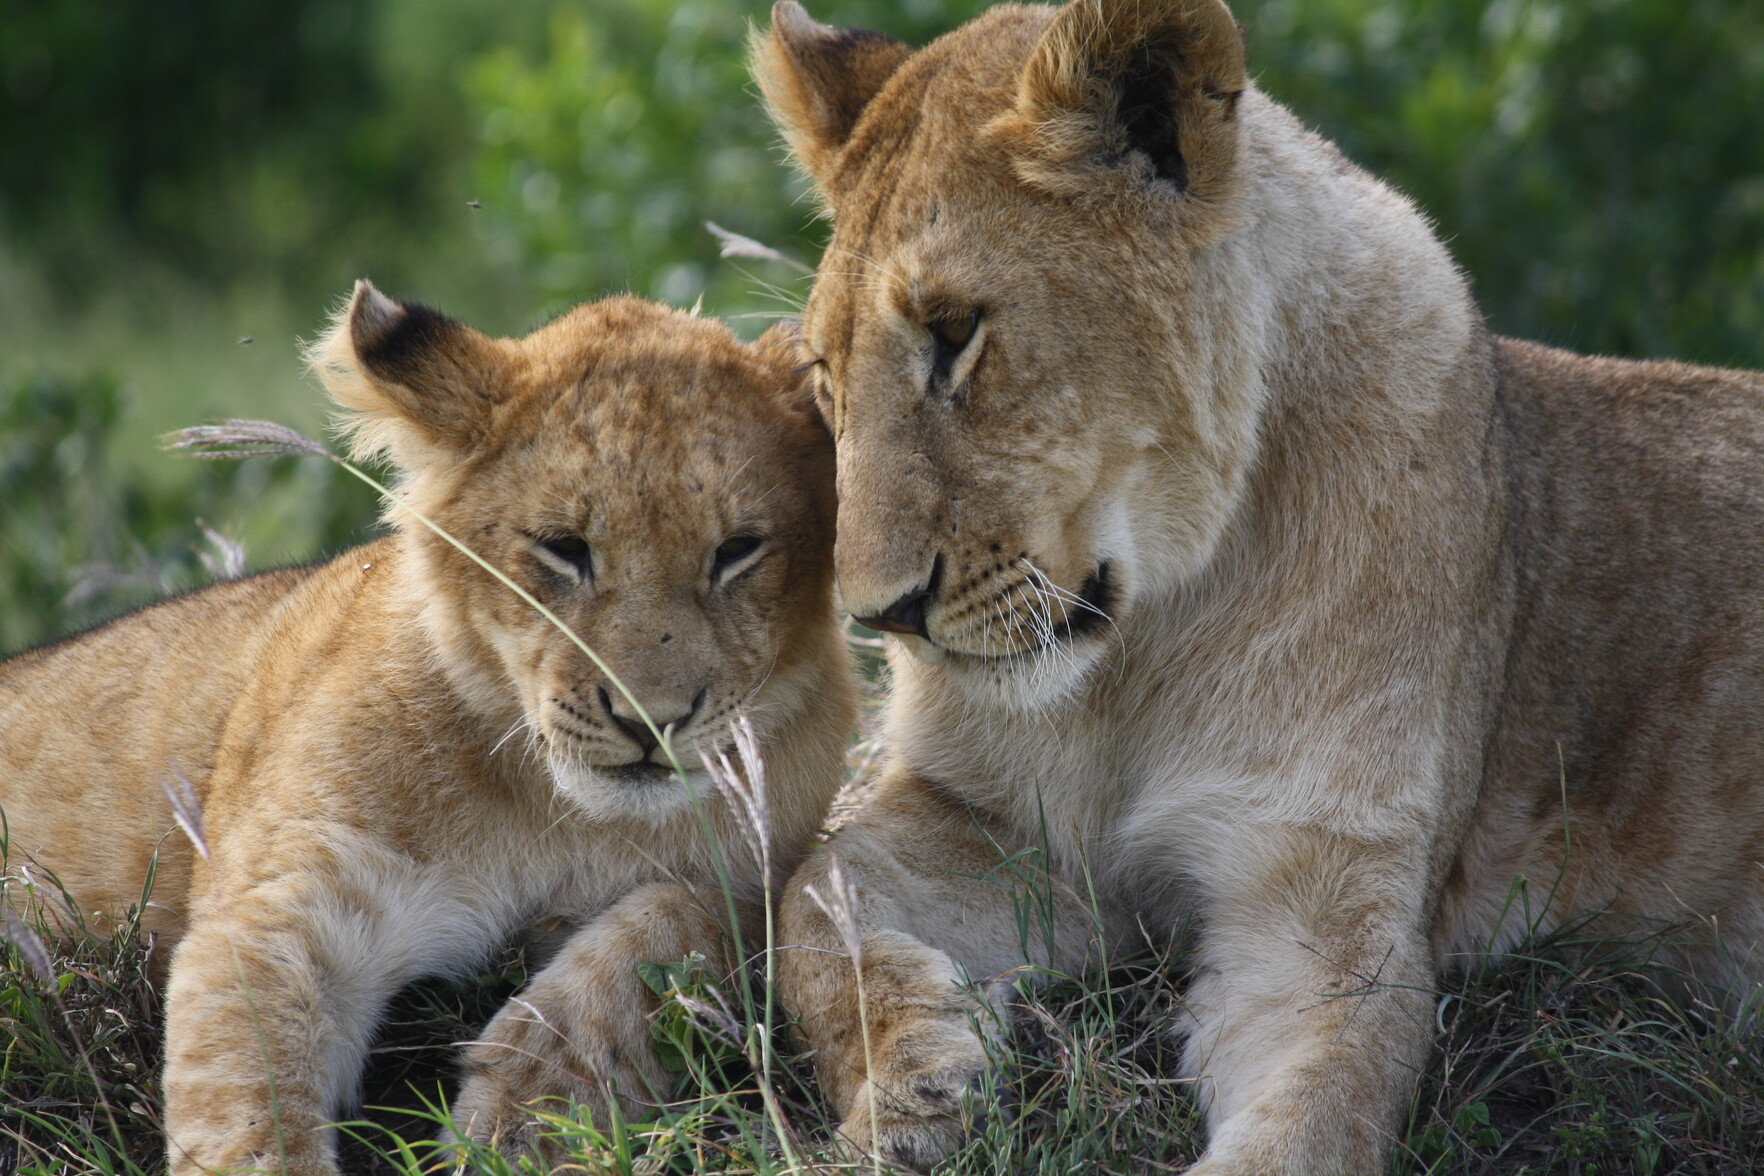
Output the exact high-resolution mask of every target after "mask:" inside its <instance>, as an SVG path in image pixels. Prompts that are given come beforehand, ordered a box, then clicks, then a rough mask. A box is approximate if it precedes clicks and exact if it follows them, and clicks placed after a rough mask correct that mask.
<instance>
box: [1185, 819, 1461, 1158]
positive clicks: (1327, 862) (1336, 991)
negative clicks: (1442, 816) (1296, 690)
mask: <svg viewBox="0 0 1764 1176" xmlns="http://www.w3.org/2000/svg"><path fill="white" fill-rule="evenodd" d="M1232 841H1235V844H1225V843H1226V842H1232ZM1221 842H1222V844H1221V852H1223V853H1225V854H1227V855H1228V859H1229V860H1230V861H1231V862H1232V863H1233V866H1232V869H1231V870H1230V871H1229V872H1228V873H1222V874H1221V875H1220V876H1219V880H1218V881H1216V882H1215V883H1214V885H1213V886H1211V887H1210V888H1208V892H1207V893H1206V895H1205V896H1204V899H1203V902H1204V906H1205V920H1204V929H1203V931H1202V935H1201V940H1200V944H1199V952H1198V959H1197V961H1196V962H1197V965H1198V967H1197V971H1196V976H1195V979H1194V981H1193V983H1192V984H1191V985H1190V987H1189V991H1188V993H1187V998H1186V999H1187V1007H1188V1013H1189V1015H1190V1016H1191V1018H1192V1024H1191V1026H1190V1032H1189V1037H1188V1042H1187V1047H1186V1050H1185V1054H1184V1059H1183V1070H1184V1073H1185V1075H1186V1076H1187V1077H1189V1078H1191V1079H1193V1080H1194V1081H1195V1090H1196V1092H1197V1094H1198V1096H1199V1097H1200V1099H1201V1101H1202V1103H1203V1105H1204V1106H1205V1107H1206V1110H1207V1121H1208V1128H1209V1132H1208V1144H1207V1150H1206V1153H1205V1154H1204V1155H1203V1156H1202V1157H1201V1161H1200V1163H1198V1164H1197V1165H1196V1166H1195V1167H1193V1168H1191V1169H1190V1170H1189V1176H1373V1174H1375V1173H1379V1172H1383V1171H1384V1170H1385V1167H1386V1157H1387V1156H1388V1155H1389V1153H1390V1149H1391V1147H1392V1145H1393V1143H1394V1142H1395V1139H1396V1131H1397V1129H1398V1127H1399V1125H1400V1122H1401V1116H1402V1113H1403V1110H1404V1108H1405V1107H1406V1105H1407V1101H1408V1095H1409V1092H1410V1090H1411V1089H1412V1088H1413V1086H1414V1083H1415V1079H1416V1077H1417V1076H1418V1075H1419V1074H1420V1072H1421V1070H1422V1069H1423V1068H1424V1067H1425V1065H1426V1063H1427V1056H1428V1051H1429V1049H1430V1048H1431V1043H1432V1026H1433V1017H1432V998H1431V995H1430V991H1431V986H1432V980H1433V964H1432V950H1431V947H1430V945H1429V942H1428V938H1427V934H1426V930H1425V926H1426V924H1425V918H1424V915H1423V910H1424V907H1425V898H1424V896H1425V894H1426V884H1425V874H1424V869H1423V867H1422V866H1420V865H1419V864H1417V863H1414V862H1411V861H1406V860H1403V858H1402V857H1401V856H1400V855H1399V854H1397V853H1393V852H1390V851H1389V849H1388V847H1384V846H1380V845H1379V844H1377V843H1374V842H1369V841H1363V840H1360V839H1356V838H1351V837H1345V836H1342V835H1340V834H1336V833H1330V832H1325V831H1322V830H1316V829H1305V828H1293V827H1278V828H1262V829H1259V830H1255V831H1254V836H1249V835H1241V836H1240V837H1238V838H1235V839H1233V838H1224V839H1221Z"/></svg>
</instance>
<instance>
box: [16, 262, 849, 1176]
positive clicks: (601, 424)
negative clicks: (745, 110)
mask: <svg viewBox="0 0 1764 1176" xmlns="http://www.w3.org/2000/svg"><path fill="white" fill-rule="evenodd" d="M787 334H788V331H787V329H783V328H780V329H776V330H774V331H773V332H771V333H769V334H768V335H767V336H766V337H765V338H763V339H761V340H760V342H759V343H757V344H755V345H754V346H753V347H751V348H744V347H742V346H741V345H740V344H738V343H737V342H736V340H735V339H734V337H733V336H732V335H731V334H730V333H729V332H728V330H727V329H726V328H724V327H723V326H721V325H720V324H717V323H714V322H710V321H706V320H703V319H699V318H696V317H689V316H687V315H684V314H679V313H674V312H670V311H668V310H666V309H664V308H661V307H657V306H653V305H649V304H647V303H643V302H640V301H638V300H635V299H631V298H619V299H612V300H609V301H606V302H601V303H597V304H594V305H590V306H583V307H579V308H577V309H576V310H574V311H572V312H570V313H569V314H566V315H564V316H563V317H561V318H559V319H557V320H555V321H553V322H551V323H550V324H548V325H546V326H545V327H542V328H541V329H539V330H538V331H535V332H534V333H532V334H531V335H528V336H527V337H525V338H523V339H492V338H489V337H487V336H485V335H482V334H479V333H478V332H477V331H474V330H472V329H471V328H470V327H467V326H464V325H463V324H460V323H458V322H455V321H453V320H452V319H449V318H447V317H445V316H443V315H440V314H437V313H436V312H434V311H432V310H428V309H426V308H423V307H420V306H414V305H400V304H398V303H396V302H393V301H391V300H389V299H388V298H386V297H385V296H384V295H382V294H381V293H380V292H379V291H377V290H375V289H374V287H373V286H371V285H370V284H368V283H367V282H361V283H359V284H358V285H357V286H356V289H355V293H354V296H353V298H352V299H351V300H350V302H349V305H348V308H347V309H346V310H345V311H343V312H342V313H341V314H339V315H338V316H337V319H336V321H335V323H334V325H333V326H332V328H331V329H330V330H329V331H328V332H327V333H326V334H325V335H324V336H323V337H322V338H321V339H320V340H319V341H318V342H317V343H316V345H314V346H313V347H312V348H311V350H310V354H309V358H310V359H311V362H312V364H313V367H314V369H315V370H316V371H317V373H318V375H319V376H320V378H321V379H322V380H323V381H324V383H325V385H326V387H327V388H328V389H329V390H330V392H331V394H332V396H333V397H334V398H335V399H336V401H337V402H338V404H340V405H341V406H342V407H343V408H344V409H345V410H346V415H345V418H344V427H345V429H346V430H347V431H348V432H349V434H350V436H351V437H352V438H353V441H354V446H355V451H356V453H357V454H358V455H359V456H374V455H383V456H386V457H388V458H390V460H391V461H392V462H393V464H394V465H395V466H396V467H397V469H398V471H399V483H398V491H397V494H398V498H399V501H400V502H401V503H402V504H404V505H407V506H409V507H411V508H412V509H413V510H415V511H417V512H420V513H421V515H423V516H426V517H427V518H428V519H431V520H433V521H434V522H435V523H436V524H437V525H438V526H439V527H441V528H442V529H444V530H445V531H446V532H447V533H448V534H450V535H453V536H456V537H458V538H459V539H460V540H461V541H463V542H464V543H465V544H467V545H468V546H469V547H470V548H471V549H472V550H473V551H475V552H476V553H478V554H479V555H480V556H481V557H482V558H483V559H485V560H486V561H488V562H489V563H490V564H491V565H493V566H495V567H496V568H497V569H499V570H500V571H501V572H503V573H504V574H506V575H507V576H508V577H509V578H510V579H512V580H513V581H514V582H515V583H517V584H519V585H521V586H522V587H523V588H524V589H525V590H526V591H527V592H528V593H530V594H531V595H532V596H533V597H534V598H536V599H537V600H539V601H540V602H542V603H543V604H544V605H545V606H546V607H547V608H548V609H549V610H551V611H552V612H553V613H554V614H555V615H556V616H557V617H559V618H560V619H561V620H562V621H563V622H564V623H565V624H567V625H568V626H569V627H570V628H571V630H573V631H574V632H575V633H576V634H577V635H579V636H580V637H581V638H582V640H583V641H584V642H586V643H587V645H588V646H589V647H591V648H592V649H594V650H595V651H596V654H597V655H598V658H599V660H598V661H597V660H595V659H594V658H591V657H589V656H588V655H587V654H585V653H584V652H583V651H582V650H581V649H579V648H578V647H577V646H576V645H575V644H574V643H572V642H571V641H569V640H568V639H566V638H565V637H564V636H563V635H562V634H560V633H559V632H558V631H557V629H556V628H555V627H554V626H553V625H552V624H551V623H550V622H548V621H547V620H546V619H545V618H544V617H543V616H541V615H540V614H539V613H538V612H537V611H536V610H535V609H534V608H533V607H531V605H529V604H527V603H525V602H523V601H522V600H521V599H520V598H519V597H518V596H517V595H516V594H515V593H513V592H511V591H510V590H509V589H508V587H507V586H506V585H504V584H501V583H499V582H497V581H496V580H495V579H494V578H492V577H491V576H490V575H489V574H488V573H486V572H485V571H484V570H483V569H482V568H481V567H479V566H478V565H477V564H475V563H474V562H473V561H472V560H471V559H470V558H468V557H467V556H466V555H465V554H463V553H461V552H460V551H458V550H456V549H455V548H454V547H452V546H450V545H449V544H448V543H447V542H445V541H444V540H443V539H442V538H440V537H439V536H437V535H436V534H434V533H432V532H431V531H430V530H429V529H428V528H427V527H425V526H423V525H420V524H419V523H417V522H415V521H412V520H411V518H410V516H409V515H408V514H406V512H404V511H402V510H398V509H393V510H392V511H391V512H390V515H389V517H390V520H391V522H392V524H393V533H392V534H391V535H389V536H388V537H387V538H384V539H381V540H379V541H377V542H374V543H370V544H368V545H367V546H365V547H360V548H357V549H355V550H353V551H350V552H348V553H346V554H344V555H342V556H340V557H338V558H336V559H334V560H332V561H331V562H329V563H326V564H321V565H319V566H316V567H311V568H300V569H289V570H284V571H277V572H270V573H267V574H265V575H261V576H256V577H253V578H250V579H246V580H240V581H234V582H230V583H224V584H219V585H216V586H214V587H211V588H208V589H206V590H203V591H200V592H196V593H192V594H190V595H187V596H182V597H179V598H177V599H174V600H170V601H166V602H164V603H162V604H160V605H157V606H155V607H153V608H149V609H146V610H144V611H142V612H139V613H136V614H134V615H132V616H130V617H127V618H124V619H122V620H119V621H115V622H113V623H111V624H109V625H106V626H104V627H101V628H99V629H95V630H93V631H91V632H88V633H85V634H82V635H80V636H77V637H74V638H71V639H69V640H66V641H63V642H60V643H58V644H55V645H51V646H48V647H46V648H43V649H39V650H36V651H34V652H31V653H27V654H25V655H23V656H21V657H18V658H15V659H14V660H12V661H10V662H7V663H4V664H0V807H3V808H4V811H5V815H6V819H7V822H8V825H9V828H10V850H11V864H12V865H13V866H14V867H15V868H16V867H18V866H21V865H24V864H26V863H27V862H29V863H33V864H40V865H41V866H43V867H46V868H48V869H52V870H53V871H54V872H55V874H56V875H57V876H58V877H59V879H60V880H61V882H62V883H63V884H64V885H65V886H66V888H67V890H68V892H69V894H70V895H71V896H72V897H73V899H74V900H75V901H76V902H77V903H78V904H79V909H80V910H81V911H82V912H87V913H90V912H94V911H96V912H98V913H99V917H100V918H101V919H102V918H105V917H113V916H115V915H117V914H119V913H120V912H121V911H123V910H125V909H126V908H127V907H128V905H129V904H130V903H131V902H133V901H136V900H138V898H139V896H140V895H141V893H142V888H143V884H144V879H145V878H146V876H147V870H148V867H149V863H150V862H151V861H152V860H153V859H154V855H155V854H156V853H157V863H156V865H157V871H158V875H157V876H158V884H157V887H156V889H155V892H154V896H153V897H154V904H153V907H152V908H151V909H150V910H149V912H148V913H147V915H146V923H147V926H148V927H149V929H151V930H153V931H156V932H157V933H158V934H159V935H160V937H161V939H160V942H161V943H162V944H164V943H168V942H175V943H176V950H175V953H174V954H173V956H172V960H171V965H170V981H169V987H168V992H167V1042H166V1066H165V1096H166V1121H167V1129H168V1134H169V1136H170V1142H169V1155H170V1164H171V1169H172V1171H173V1172H176V1173H185V1172H188V1173H194V1172H198V1171H204V1170H210V1169H240V1168H261V1167H265V1166H275V1167H278V1168H281V1169H282V1170H285V1171H288V1172H296V1173H320V1172H326V1173H328V1172H332V1171H335V1169H336V1158H335V1140H334V1132H333V1131H332V1129H331V1128H330V1126H329V1124H330V1123H332V1122H334V1121H335V1120H336V1119H337V1117H338V1116H340V1115H341V1114H343V1113H345V1112H346V1111H347V1110H348V1109H349V1106H350V1103H351V1100H352V1098H353V1097H354V1094H355V1086H356V1083H357V1081H358V1074H359V1071H360V1068H361V1065H362V1061H363V1056H364V1054H365V1053H366V1051H367V1048H368V1045H369V1043H370V1041H371V1040H372V1038H373V1034H374V1029H375V1025H376V1022H377V1021H378V1020H379V1018H380V1015H381V1012H382V1010H383V1009H384V1007H385V1004H386V1002H387V1000H388V998H390V997H391V996H392V994H393V993H394V992H395V991H396V990H397V989H398V988H399V986H401V985H403V984H404V983H406V982H407V981H410V980H413V979H415V978H417V977H420V976H425V975H436V974H449V973H454V974H457V973H461V972H465V971H468V970H469V969H471V968H472V967H474V966H476V965H477V964H478V963H479V962H480V961H481V960H482V959H483V958H484V956H485V954H486V953H487V952H488V951H490V950H491V949H493V948H494V947H495V946H496V945H498V944H499V943H501V942H503V941H505V940H506V939H507V938H508V937H509V936H510V935H512V934H513V933H514V932H516V931H517V930H519V929H520V928H522V927H523V926H526V925H528V924H530V923H532V922H533V921H535V920H538V919H542V918H561V919H563V920H565V921H566V922H567V923H569V924H570V925H572V926H573V927H575V928H577V930H575V931H574V933H573V935H572V937H571V938H569V939H568V941H567V942H566V943H565V945H564V946H563V948H562V950H561V952H560V953H559V954H558V956H557V957H556V959H555V960H554V961H553V962H552V963H551V964H550V965H549V966H547V967H546V968H545V969H544V970H543V971H542V972H540V973H539V975H538V977H537V978H536V979H535V980H534V982H533V983H532V984H531V986H530V987H529V988H528V989H527V990H526V991H525V992H524V993H523V994H522V995H521V998H520V999H519V1000H518V1001H515V1002H511V1003H510V1005H509V1006H508V1007H507V1008H505V1009H504V1010H503V1011H502V1013H501V1014H499V1015H498V1016H497V1017H496V1019H495V1020H494V1021H492V1022H491V1024H490V1026H489V1028H488V1029H487V1030H486V1031H485V1033H484V1034H483V1035H482V1039H481V1041H480V1042H479V1043H478V1044H476V1045H474V1046H473V1047H472V1049H471V1050H470V1053H469V1055H468V1059H467V1068H468V1080H467V1082H466V1085H465V1088H464V1090H463V1091H462V1093H461V1095H460V1097H459V1099H458V1100H457V1102H456V1103H455V1104H454V1108H453V1109H454V1119H455V1122H456V1124H457V1126H458V1129H459V1130H460V1131H461V1132H464V1133H470V1134H471V1135H473V1136H474V1137H476V1138H479V1139H483V1140H490V1141H494V1142H495V1143H496V1144H497V1145H498V1146H500V1147H503V1148H504V1149H505V1150H506V1151H508V1152H510V1153H511V1154H512V1153H515V1152H521V1151H526V1150H536V1149H537V1144H536V1142H535V1140H534V1138H533V1132H534V1127H533V1125H532V1121H531V1116H530V1114H529V1113H528V1108H527V1106H526V1104H528V1103H529V1102H531V1101H532V1100H534V1099H538V1098H545V1097H548V1096H567V1097H570V1098H573V1099H576V1100H579V1101H585V1102H587V1103H589V1104H590V1105H598V1106H600V1107H602V1108H603V1109H604V1106H605V1100H606V1098H607V1097H608V1095H607V1089H608V1086H609V1085H610V1086H611V1087H612V1088H615V1089H616V1090H618V1091H619V1092H620V1093H621V1094H624V1095H627V1096H630V1097H631V1098H632V1099H634V1100H636V1101H634V1102H631V1103H628V1104H627V1105H626V1107H625V1108H624V1110H625V1112H626V1113H631V1112H632V1110H633V1109H634V1108H638V1107H640V1106H641V1104H642V1102H644V1101H647V1100H648V1099H650V1098H651V1096H652V1092H658V1093H660V1094H661V1095H663V1096H665V1094H666V1081H667V1076H666V1074H665V1073H664V1072H663V1070H662V1067H661V1065H660V1063H659V1061H658V1059H657V1058H656V1056H655V1054H654V1051H653V1050H652V1048H651V1047H650V1044H649V1034H648V1026H647V1023H646V1021H645V1014H646V1012H647V1010H648V1005H647V998H646V991H645V989H644V987H643V986H642V984H641V982H640V981H639V979H638V976H637V973H636V970H635V968H636V965H637V964H638V963H640V962H643V961H646V960H653V961H665V960H673V959H679V958H680V957H682V956H683V955H685V954H686V953H688V952H691V951H700V952H704V953H706V954H707V955H711V954H714V953H716V952H717V951H718V949H719V943H720V941H721V935H722V932H723V930H724V927H723V925H722V923H723V916H722V914H721V912H724V911H725V910H727V904H726V903H725V901H724V898H723V895H722V894H721V893H720V890H719V882H718V872H719V868H720V867H719V864H718V863H719V861H720V863H722V867H723V868H726V869H727V871H728V874H729V875H730V877H731V880H732V883H733V886H734V888H735V891H736V894H735V898H736V901H737V905H738V907H743V908H747V909H751V907H752V905H753V904H755V903H757V902H759V901H762V898H761V896H762V895H763V894H764V893H765V887H764V880H763V879H762V878H761V876H760V866H759V865H758V864H757V863H756V862H755V860H754V854H753V852H752V850H751V849H750V848H749V844H750V842H749V840H748V837H747V836H746V831H745V830H744V829H743V826H742V822H741V820H740V819H739V818H738V816H737V814H736V812H735V811H734V809H733V808H732V807H731V806H730V805H729V804H728V803H726V800H725V798H724V797H722V796H721V795H719V794H717V793H716V792H715V790H714V789H713V788H711V787H710V786H709V784H708V781H707V779H706V777H705V774H704V773H703V771H702V765H703V757H707V756H711V757H714V756H715V755H717V754H718V753H720V752H726V750H727V748H728V745H729V742H730V739H731V735H730V731H731V720H732V719H733V718H734V717H735V716H736V715H737V713H738V712H744V713H747V714H750V715H751V716H752V722H753V725H754V729H755V732H756V734H757V738H758V742H759V744H760V747H761V749H762V751H763V755H764V760H765V764H766V769H767V770H766V777H767V779H768V781H769V804H768V806H767V821H768V823H769V829H768V831H767V833H768V835H769V837H770V840H771V846H772V858H771V860H772V863H773V867H774V869H775V870H777V871H779V872H780V874H782V873H784V872H787V871H788V870H790V869H791V867H792V866H793V865H794V864H795V862H796V860H797V859H798V857H799V856H800V854H801V852H802V851H803V849H804V847H805V846H806V845H807V844H808V842H809V841H810V839H811V838H812V836H813V834H814V832H815V830H816V828H817V827H818V825H819V823H820V821H821V818H822V815H823V813H824V811H825V809H826V806H827V803H828V802H829V800H830V799H831V798H832V795H833V793H834V791H835V789H836V788H837V787H838V785H839V782H840V779H841V772H842V764H843V758H844V747H845V741H846V737H847V734H848V732H849V730H850V729H851V726H852V721H853V715H854V702H853V699H854V696H853V690H852V685H851V677H850V666H849V661H848V656H847V653H846V651H845V646H844V642H843V638H842V633H841V629H840V624H839V621H838V618H837V616H836V614H835V611H834V605H833V593H832V576H831V558H832V540H833V529H832V504H833V463H832V446H831V442H830V439H829V438H828V437H827V435H826V433H825V431H824V429H823V427H822V426H821V424H820V422H819V418H818V416H817V415H816V413H815V411H814V409H813V407H812V404H811V403H810V402H809V401H808V400H807V399H806V398H805V395H804V391H803V389H802V388H801V387H800V380H799V377H798V375H797V373H796V372H795V370H794V366H793V365H794V363H795V359H794V355H793V353H792V351H791V347H790V345H789V340H788V338H787ZM661 734H665V735H666V736H668V738H666V739H661V738H658V735H661ZM670 748H671V749H672V750H671V751H670ZM671 756H673V757H677V759H678V762H679V766H680V767H681V768H683V769H684V770H685V771H684V779H682V778H681V776H680V775H677V774H676V773H675V771H674V770H673V767H674V760H673V759H672V758H670V757H671ZM178 775H182V776H183V777H185V778H187V779H188V781H189V782H190V783H191V784H192V785H193V789H194V794H195V797H196V799H197V801H198V802H199V804H200V808H201V818H202V824H203V825H204V826H205V831H206V832H205V839H206V851H207V856H206V857H199V856H197V855H196V854H195V853H193V852H192V848H191V844H190V841H189V840H188V839H186V838H185V837H183V836H182V835H181V834H174V835H170V836H168V831H170V830H172V829H173V824H174V814H173V810H172V802H171V801H170V800H169V799H168V793H167V792H166V790H165V788H164V786H163V785H164V782H166V781H168V780H172V779H174V778H175V777H176V776H178Z"/></svg>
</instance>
